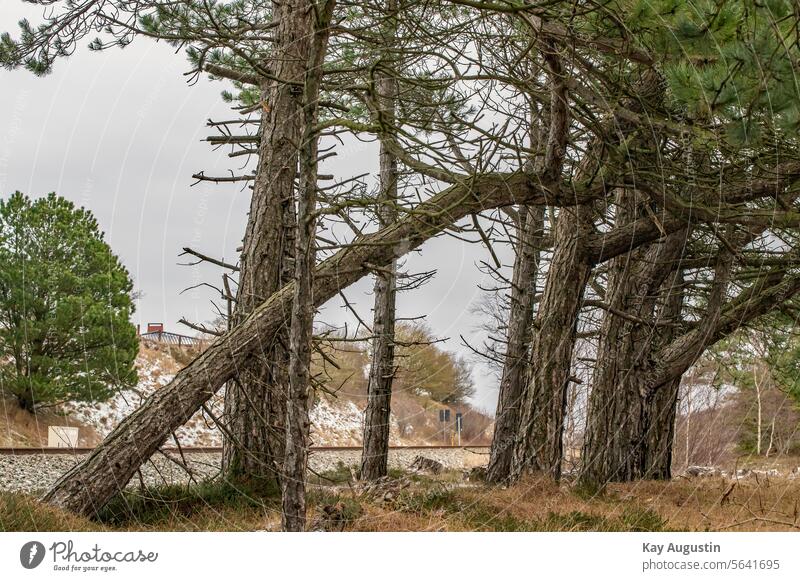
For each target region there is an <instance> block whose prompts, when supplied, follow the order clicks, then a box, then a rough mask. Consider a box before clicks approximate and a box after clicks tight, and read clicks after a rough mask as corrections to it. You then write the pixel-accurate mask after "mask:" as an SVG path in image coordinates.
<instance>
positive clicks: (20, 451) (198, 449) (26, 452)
mask: <svg viewBox="0 0 800 581" xmlns="http://www.w3.org/2000/svg"><path fill="white" fill-rule="evenodd" d="M488 447H489V446H444V445H439V446H436V445H432V446H390V447H389V450H481V449H487V448H488ZM93 450H94V448H0V456H3V455H5V456H34V455H36V454H41V455H56V454H73V455H81V454H89V453H91V452H92V451H93ZM161 450H162V451H164V452H175V453H176V454H177V453H180V452H181V451H183V453H184V454H220V453H222V448H221V447H218V446H181V448H180V449H179V448H177V447H175V446H170V447H164V448H161ZM360 450H361V446H313V447H312V448H311V451H312V452H347V451H360Z"/></svg>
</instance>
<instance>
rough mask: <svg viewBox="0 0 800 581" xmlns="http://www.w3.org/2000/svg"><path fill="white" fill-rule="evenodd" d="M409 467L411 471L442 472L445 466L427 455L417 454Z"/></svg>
mask: <svg viewBox="0 0 800 581" xmlns="http://www.w3.org/2000/svg"><path fill="white" fill-rule="evenodd" d="M408 469H409V470H410V471H411V472H421V473H427V474H441V472H442V470H443V469H444V466H443V465H442V463H441V462H437V461H436V460H431V459H430V458H426V457H425V456H417V457H416V458H414V461H413V462H412V463H411V465H409V467H408Z"/></svg>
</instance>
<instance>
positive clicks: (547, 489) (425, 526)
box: [0, 467, 800, 531]
mask: <svg viewBox="0 0 800 581" xmlns="http://www.w3.org/2000/svg"><path fill="white" fill-rule="evenodd" d="M309 501H310V507H309V528H311V529H313V530H328V531H793V530H800V514H799V511H800V508H799V507H798V502H800V479H789V478H785V477H784V478H767V477H763V476H762V477H753V476H749V477H747V478H740V479H723V478H721V477H708V478H677V479H675V480H673V481H671V482H638V483H629V484H615V485H610V486H609V487H608V488H607V489H606V490H605V491H603V492H602V493H596V492H593V491H588V490H583V489H580V488H576V487H572V486H570V485H569V484H562V485H560V486H559V485H556V484H554V483H552V482H548V481H544V480H537V479H527V480H524V481H522V482H520V483H518V484H516V485H515V486H512V487H509V488H497V487H487V486H485V485H483V484H481V483H472V482H466V481H464V479H463V476H462V475H461V474H460V473H453V472H451V473H445V474H442V475H440V476H436V477H431V476H419V475H414V474H402V473H395V474H393V475H392V477H391V478H390V479H389V480H388V482H387V483H386V484H385V486H384V487H381V488H379V489H378V490H377V491H376V490H372V491H364V490H362V489H360V488H359V487H358V485H355V484H353V483H351V482H349V470H348V469H345V467H342V469H341V470H338V471H336V472H333V473H329V474H324V475H320V476H318V477H315V478H314V479H313V482H312V485H311V493H310V498H309ZM279 505H280V502H279V497H278V494H277V491H276V490H275V488H274V487H273V486H262V487H257V486H253V485H248V484H239V485H232V484H229V483H219V482H216V483H201V484H199V485H193V486H190V487H185V486H184V487H178V486H173V487H162V488H153V489H144V490H134V489H132V490H130V491H128V492H126V493H125V495H124V496H122V497H119V498H117V499H116V500H115V501H113V502H112V503H111V504H110V505H109V506H107V507H106V508H105V509H104V510H103V511H102V513H101V514H100V515H99V517H98V518H97V519H95V520H89V519H85V518H79V517H76V516H74V515H71V514H68V513H64V512H62V511H59V510H56V509H54V508H51V507H49V506H46V505H43V504H41V503H39V502H38V501H37V500H36V499H35V498H34V497H33V496H28V495H22V494H10V493H3V494H0V530H3V531H88V530H103V531H120V530H123V531H253V530H261V531H263V530H268V531H271V530H278V528H279V523H280V514H279Z"/></svg>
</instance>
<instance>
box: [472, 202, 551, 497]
mask: <svg viewBox="0 0 800 581" xmlns="http://www.w3.org/2000/svg"><path fill="white" fill-rule="evenodd" d="M520 218H521V220H522V224H520V226H519V234H518V239H517V245H516V258H515V259H514V272H513V275H512V281H511V304H510V307H509V314H508V331H507V333H506V353H505V357H504V359H503V374H502V376H501V379H500V393H499V395H498V400H497V413H496V414H495V420H494V436H493V438H492V447H491V454H490V457H489V466H488V469H487V475H486V480H487V481H488V482H493V483H500V482H503V481H505V480H507V479H508V478H509V476H510V474H511V460H512V456H513V453H514V440H515V438H516V434H517V430H518V428H519V419H520V414H519V410H520V408H521V403H522V402H521V398H522V394H523V391H524V388H525V383H526V381H527V378H528V371H529V370H528V363H529V350H530V343H531V325H532V323H533V302H534V296H535V294H536V274H537V272H538V269H539V252H540V248H541V246H542V237H543V234H544V232H543V229H544V208H543V207H541V206H537V207H533V208H520Z"/></svg>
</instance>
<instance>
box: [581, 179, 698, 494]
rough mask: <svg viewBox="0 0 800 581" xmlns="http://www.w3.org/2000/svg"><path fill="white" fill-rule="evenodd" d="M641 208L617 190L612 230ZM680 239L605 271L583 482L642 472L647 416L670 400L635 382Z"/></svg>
mask: <svg viewBox="0 0 800 581" xmlns="http://www.w3.org/2000/svg"><path fill="white" fill-rule="evenodd" d="M648 203H649V202H648V200H646V199H644V200H643V196H642V195H641V194H639V193H637V192H635V191H629V190H622V191H621V192H620V195H619V198H618V203H617V207H618V209H617V220H616V221H617V224H616V225H617V226H621V225H624V224H627V223H631V222H634V221H635V220H636V219H638V218H640V217H641V216H642V215H644V214H645V212H644V206H645V205H646V204H648ZM685 239H686V230H682V231H678V232H675V233H672V234H670V235H669V236H668V237H667V238H666V239H665V240H664V241H662V242H659V243H655V244H653V245H651V246H649V247H645V248H640V249H637V250H634V251H633V252H631V253H629V254H626V255H623V256H620V257H618V258H615V259H614V260H613V261H612V262H611V264H610V266H609V275H608V285H607V290H606V303H607V304H608V308H607V310H606V313H605V316H604V317H603V324H602V327H601V330H600V342H599V345H598V352H597V363H596V366H595V371H594V378H593V382H592V392H591V394H590V396H589V404H588V412H587V413H588V416H587V417H588V419H587V426H586V431H585V433H584V446H583V454H582V460H583V467H582V478H583V479H584V481H586V482H592V483H593V484H604V483H605V482H607V481H611V480H621V481H629V480H633V479H638V478H643V477H645V475H646V474H648V438H649V437H650V431H651V429H652V427H653V426H652V423H653V421H654V417H653V414H654V413H655V414H658V413H659V412H660V411H661V409H660V408H661V407H662V406H666V405H667V404H670V403H674V398H673V397H672V394H671V393H669V394H668V393H666V392H664V393H661V394H659V402H654V401H653V400H652V396H650V395H645V394H648V390H647V389H646V388H645V386H644V385H643V383H642V382H643V381H644V380H645V377H646V374H645V373H644V370H645V369H646V367H647V365H648V364H649V361H650V358H651V357H652V356H653V355H655V354H656V353H657V350H658V348H660V347H661V346H662V345H661V344H659V342H658V340H657V339H656V337H657V335H658V332H659V326H658V322H657V321H656V318H657V316H656V307H657V297H658V294H659V291H660V290H661V287H662V284H663V283H664V281H665V280H666V279H667V278H668V277H669V274H670V273H674V272H675V271H676V269H677V267H678V265H677V261H678V260H679V259H680V254H681V252H682V251H683V247H684V243H685ZM675 395H677V394H675ZM662 398H664V400H665V401H661V399H662ZM670 442H671V439H670ZM668 445H671V444H668Z"/></svg>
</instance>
